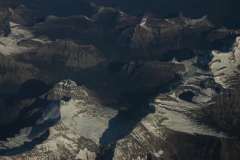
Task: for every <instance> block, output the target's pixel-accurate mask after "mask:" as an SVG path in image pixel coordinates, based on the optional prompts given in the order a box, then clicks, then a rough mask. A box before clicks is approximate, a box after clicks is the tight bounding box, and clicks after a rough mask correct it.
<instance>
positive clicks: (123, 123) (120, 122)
mask: <svg viewBox="0 0 240 160" xmlns="http://www.w3.org/2000/svg"><path fill="white" fill-rule="evenodd" d="M154 112H155V107H154V106H141V107H132V108H130V109H128V110H125V111H119V113H118V114H117V115H116V116H115V117H114V118H112V119H111V120H110V121H109V125H108V128H107V130H106V131H105V132H104V133H103V135H102V137H101V138H100V141H99V143H100V144H101V145H102V146H103V147H107V146H108V145H109V144H110V143H113V142H117V141H118V140H120V139H122V138H124V137H126V136H127V135H128V134H130V133H131V132H132V130H133V129H134V128H135V127H136V125H137V124H138V123H139V122H140V121H141V120H142V119H143V118H144V117H146V116H147V115H148V114H149V113H154Z"/></svg>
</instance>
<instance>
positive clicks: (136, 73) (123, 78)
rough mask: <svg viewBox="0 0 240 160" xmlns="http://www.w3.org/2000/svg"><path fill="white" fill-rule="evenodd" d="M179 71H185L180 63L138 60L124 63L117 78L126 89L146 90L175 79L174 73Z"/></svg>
mask: <svg viewBox="0 0 240 160" xmlns="http://www.w3.org/2000/svg"><path fill="white" fill-rule="evenodd" d="M181 72H185V67H184V65H181V64H175V63H164V62H159V61H138V62H130V63H129V64H127V65H124V66H123V67H122V68H121V70H120V71H119V73H118V79H119V81H120V84H122V87H123V88H126V90H127V91H140V92H148V91H151V90H153V89H154V88H157V87H159V86H160V85H165V84H167V83H168V82H169V81H171V80H174V79H177V76H176V74H178V73H181Z"/></svg>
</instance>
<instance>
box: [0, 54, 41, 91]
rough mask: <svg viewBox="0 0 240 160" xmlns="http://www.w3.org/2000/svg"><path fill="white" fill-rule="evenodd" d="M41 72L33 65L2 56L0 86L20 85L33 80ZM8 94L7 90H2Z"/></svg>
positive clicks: (0, 58) (0, 60)
mask: <svg viewBox="0 0 240 160" xmlns="http://www.w3.org/2000/svg"><path fill="white" fill-rule="evenodd" d="M38 72H39V70H38V69H37V68H36V67H34V66H33V65H31V64H27V63H22V62H17V61H16V60H14V59H13V58H10V57H7V56H4V55H2V54H0V84H1V86H4V85H3V84H9V85H14V84H15V85H16V84H18V85H20V84H22V83H24V82H25V81H27V80H29V79H33V78H34V77H36V75H37V74H38ZM1 92H3V93H4V92H7V88H5V90H4V89H1Z"/></svg>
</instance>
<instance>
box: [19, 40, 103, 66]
mask: <svg viewBox="0 0 240 160" xmlns="http://www.w3.org/2000/svg"><path fill="white" fill-rule="evenodd" d="M29 43H30V45H34V44H36V43H32V42H29ZM21 45H23V44H22V43H21ZM35 52H36V55H34V56H32V55H29V56H30V57H31V61H36V62H37V64H39V65H40V64H43V63H47V64H48V65H50V66H51V67H52V69H58V70H59V69H60V70H64V69H73V70H75V71H78V70H83V69H87V68H92V67H95V66H96V65H97V64H99V63H100V62H102V61H103V60H104V59H103V58H101V56H100V54H99V51H98V49H96V48H95V47H94V46H92V45H81V44H77V43H75V42H73V41H63V40H59V41H56V42H51V43H46V44H39V45H38V46H37V49H36V51H35ZM27 58H29V57H26V59H27ZM39 67H41V66H39Z"/></svg>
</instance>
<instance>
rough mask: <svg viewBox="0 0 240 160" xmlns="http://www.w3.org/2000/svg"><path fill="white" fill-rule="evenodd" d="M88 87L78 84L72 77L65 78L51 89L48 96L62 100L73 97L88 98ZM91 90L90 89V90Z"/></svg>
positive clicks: (51, 98)
mask: <svg viewBox="0 0 240 160" xmlns="http://www.w3.org/2000/svg"><path fill="white" fill-rule="evenodd" d="M86 90H87V88H86V87H84V86H78V85H77V84H76V83H75V82H73V81H71V80H70V79H67V80H63V81H61V82H59V83H57V84H56V85H54V87H53V89H51V90H50V91H49V92H48V93H47V95H46V98H47V99H48V100H51V101H54V100H60V99H62V98H64V97H65V98H73V99H76V100H77V99H84V100H85V101H87V100H88V93H87V92H86ZM88 92H89V91H88Z"/></svg>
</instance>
